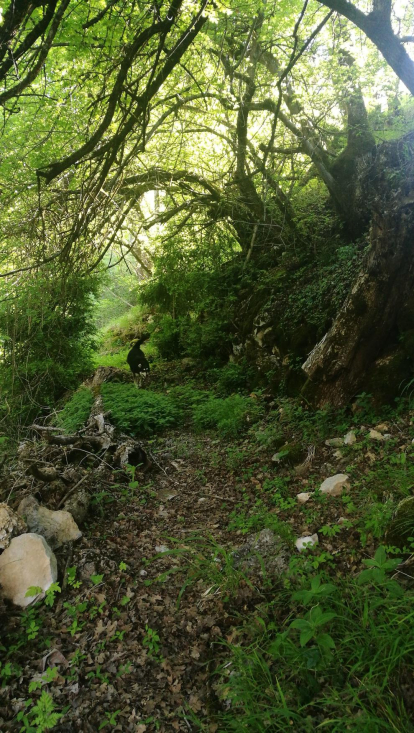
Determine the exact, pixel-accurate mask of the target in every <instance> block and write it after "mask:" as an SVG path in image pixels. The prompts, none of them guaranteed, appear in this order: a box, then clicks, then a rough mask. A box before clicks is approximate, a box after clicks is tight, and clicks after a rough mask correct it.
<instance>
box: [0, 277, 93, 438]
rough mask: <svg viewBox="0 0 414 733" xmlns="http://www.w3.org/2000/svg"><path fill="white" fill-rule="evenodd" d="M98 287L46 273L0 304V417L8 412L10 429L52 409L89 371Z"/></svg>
mask: <svg viewBox="0 0 414 733" xmlns="http://www.w3.org/2000/svg"><path fill="white" fill-rule="evenodd" d="M98 284H99V276H98V275H93V276H89V277H83V278H81V277H79V276H77V275H75V274H70V275H62V274H61V273H59V272H55V271H54V270H53V268H52V267H51V268H50V270H47V269H46V268H45V269H43V270H42V271H41V272H36V273H30V274H29V275H27V276H26V277H25V279H22V281H21V282H20V283H19V287H18V288H17V289H16V293H15V296H14V297H13V298H9V299H5V300H4V301H3V302H2V303H0V394H1V397H0V413H1V412H2V411H3V409H4V410H5V411H6V410H7V412H9V413H10V415H9V420H10V422H11V423H13V424H14V425H16V424H18V423H23V424H24V423H26V422H28V421H29V420H31V419H33V418H34V417H35V416H36V414H37V413H38V412H39V409H40V408H41V407H44V406H48V407H51V406H54V404H55V403H56V400H57V399H60V398H61V397H62V395H63V394H64V392H65V391H66V390H72V389H76V387H77V386H78V384H79V382H80V381H81V378H82V377H83V376H85V375H87V374H88V372H89V371H90V370H91V369H92V351H93V348H94V346H95V340H94V334H95V332H96V329H95V324H94V322H93V307H94V304H93V295H94V293H96V291H97V288H98ZM3 400H4V404H2V403H3Z"/></svg>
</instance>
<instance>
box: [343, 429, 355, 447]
mask: <svg viewBox="0 0 414 733" xmlns="http://www.w3.org/2000/svg"><path fill="white" fill-rule="evenodd" d="M344 443H345V445H353V444H354V443H356V435H355V433H354V431H353V430H350V431H349V433H347V434H346V435H345V437H344Z"/></svg>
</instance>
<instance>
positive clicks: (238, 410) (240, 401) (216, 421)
mask: <svg viewBox="0 0 414 733" xmlns="http://www.w3.org/2000/svg"><path fill="white" fill-rule="evenodd" d="M262 414H263V406H262V404H261V402H260V401H259V400H258V399H257V397H242V395H238V394H235V395H231V396H230V397H227V398H226V399H224V400H221V399H217V398H215V397H210V398H209V399H208V400H207V401H206V402H203V403H202V404H200V405H198V406H197V407H196V408H195V409H194V413H193V419H194V425H195V427H196V429H197V430H199V431H202V430H206V429H209V428H216V429H217V430H218V432H219V433H220V435H222V436H223V437H233V438H234V437H236V436H237V435H239V434H240V433H242V432H243V431H244V430H245V429H247V427H248V426H249V424H252V423H253V422H255V421H256V420H258V419H259V418H260V416H261V415H262Z"/></svg>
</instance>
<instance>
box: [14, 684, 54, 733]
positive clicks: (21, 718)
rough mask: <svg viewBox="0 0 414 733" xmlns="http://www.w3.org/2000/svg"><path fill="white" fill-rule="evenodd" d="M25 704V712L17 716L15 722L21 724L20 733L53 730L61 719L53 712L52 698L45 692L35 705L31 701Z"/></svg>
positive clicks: (37, 732)
mask: <svg viewBox="0 0 414 733" xmlns="http://www.w3.org/2000/svg"><path fill="white" fill-rule="evenodd" d="M25 704H26V710H25V711H20V712H19V713H18V714H17V721H18V722H20V723H23V726H22V728H20V731H26V733H44V731H46V730H51V729H52V728H54V727H55V726H56V725H57V724H58V722H59V720H60V718H61V717H62V714H61V713H57V712H56V711H55V703H54V702H53V698H52V696H51V695H50V694H49V693H48V692H46V690H43V691H42V693H41V695H40V697H39V699H38V700H37V701H36V702H35V703H34V702H33V700H27V701H26V703H25Z"/></svg>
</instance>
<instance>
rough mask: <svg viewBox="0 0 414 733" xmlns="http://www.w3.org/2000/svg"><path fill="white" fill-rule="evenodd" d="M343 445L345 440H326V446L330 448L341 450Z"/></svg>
mask: <svg viewBox="0 0 414 733" xmlns="http://www.w3.org/2000/svg"><path fill="white" fill-rule="evenodd" d="M343 444H344V439H343V438H329V440H325V445H327V446H329V447H330V448H339V447H340V446H341V445H343Z"/></svg>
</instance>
